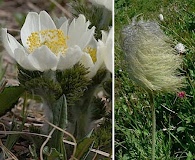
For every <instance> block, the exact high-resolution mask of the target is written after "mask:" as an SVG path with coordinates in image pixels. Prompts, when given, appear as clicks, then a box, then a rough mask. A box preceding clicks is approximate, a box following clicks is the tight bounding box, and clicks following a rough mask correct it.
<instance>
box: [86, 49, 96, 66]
mask: <svg viewBox="0 0 195 160" xmlns="http://www.w3.org/2000/svg"><path fill="white" fill-rule="evenodd" d="M84 51H85V52H87V53H88V54H89V55H90V56H91V59H92V60H93V62H94V63H95V62H96V61H97V57H96V54H97V50H96V49H95V48H91V47H86V48H85V49H84Z"/></svg>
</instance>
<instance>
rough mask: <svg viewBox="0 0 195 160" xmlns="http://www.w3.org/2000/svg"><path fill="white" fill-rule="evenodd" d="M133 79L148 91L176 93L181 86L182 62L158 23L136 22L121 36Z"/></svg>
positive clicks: (128, 68) (125, 29) (127, 27)
mask: <svg viewBox="0 0 195 160" xmlns="http://www.w3.org/2000/svg"><path fill="white" fill-rule="evenodd" d="M121 38H122V49H123V51H124V53H125V61H126V63H127V66H128V67H127V70H128V73H129V75H130V77H131V78H132V79H133V80H134V81H135V82H136V83H137V84H138V85H140V86H141V87H143V88H145V89H146V90H147V91H148V90H149V91H165V92H175V91H177V89H178V88H179V87H181V86H182V81H183V77H182V76H181V75H180V74H179V72H178V68H179V67H180V64H181V62H182V60H181V58H180V56H179V55H177V54H176V53H175V50H174V49H173V48H172V47H171V45H170V43H168V41H170V40H169V39H168V37H167V36H166V35H165V34H164V33H163V31H162V30H161V29H160V27H159V25H158V24H157V23H155V22H144V21H139V22H134V23H133V24H131V25H128V26H126V27H124V29H123V30H122V33H121Z"/></svg>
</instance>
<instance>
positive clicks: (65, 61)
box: [57, 46, 83, 70]
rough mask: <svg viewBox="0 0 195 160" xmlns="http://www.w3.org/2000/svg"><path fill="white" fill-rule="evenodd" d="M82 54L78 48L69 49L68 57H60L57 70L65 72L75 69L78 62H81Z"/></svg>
mask: <svg viewBox="0 0 195 160" xmlns="http://www.w3.org/2000/svg"><path fill="white" fill-rule="evenodd" d="M82 54H83V52H82V51H81V49H80V47H78V46H75V47H74V48H69V49H68V50H67V51H66V55H60V59H59V62H58V66H57V69H59V70H64V69H68V68H71V67H73V66H74V65H75V64H76V63H77V62H79V61H80V59H81V56H82Z"/></svg>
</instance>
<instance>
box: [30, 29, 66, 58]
mask: <svg viewBox="0 0 195 160" xmlns="http://www.w3.org/2000/svg"><path fill="white" fill-rule="evenodd" d="M67 39H68V37H65V36H64V33H63V31H62V30H60V29H47V30H42V31H38V32H33V33H31V35H30V36H29V37H28V39H27V44H28V46H29V48H28V50H29V51H30V52H31V53H32V52H33V51H34V50H35V49H37V48H39V47H41V46H43V45H46V46H47V47H48V48H49V49H50V50H51V51H52V52H53V53H54V54H56V55H58V54H59V53H62V54H63V53H65V52H66V49H67V48H68V46H67V43H66V41H67Z"/></svg>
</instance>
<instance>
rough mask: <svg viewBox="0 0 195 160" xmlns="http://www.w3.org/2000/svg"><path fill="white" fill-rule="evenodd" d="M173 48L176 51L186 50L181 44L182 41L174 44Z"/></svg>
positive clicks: (182, 51)
mask: <svg viewBox="0 0 195 160" xmlns="http://www.w3.org/2000/svg"><path fill="white" fill-rule="evenodd" d="M175 49H176V51H177V52H178V53H184V52H185V51H186V50H185V46H184V45H183V44H182V43H178V44H177V45H176V46H175Z"/></svg>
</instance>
